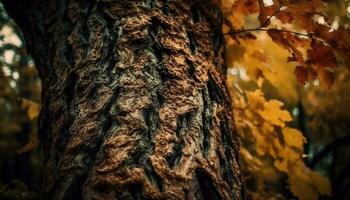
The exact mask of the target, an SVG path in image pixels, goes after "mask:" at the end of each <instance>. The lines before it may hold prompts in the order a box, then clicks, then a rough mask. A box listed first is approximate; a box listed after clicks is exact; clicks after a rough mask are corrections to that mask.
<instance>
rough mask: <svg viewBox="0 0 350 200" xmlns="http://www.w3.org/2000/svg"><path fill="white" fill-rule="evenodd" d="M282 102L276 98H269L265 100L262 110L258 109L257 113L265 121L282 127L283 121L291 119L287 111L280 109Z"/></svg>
mask: <svg viewBox="0 0 350 200" xmlns="http://www.w3.org/2000/svg"><path fill="white" fill-rule="evenodd" d="M282 105H283V103H282V102H280V101H277V100H270V101H268V102H265V105H264V110H263V111H260V112H259V114H260V115H261V117H262V118H264V119H265V120H266V121H268V122H270V123H271V124H273V125H276V126H281V127H284V125H285V122H290V121H292V117H291V116H290V114H289V112H288V111H285V110H282V109H281V107H282Z"/></svg>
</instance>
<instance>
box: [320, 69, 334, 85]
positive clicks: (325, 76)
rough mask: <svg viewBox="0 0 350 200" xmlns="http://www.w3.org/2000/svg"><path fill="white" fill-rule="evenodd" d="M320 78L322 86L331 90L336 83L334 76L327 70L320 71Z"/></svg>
mask: <svg viewBox="0 0 350 200" xmlns="http://www.w3.org/2000/svg"><path fill="white" fill-rule="evenodd" d="M317 75H318V78H319V80H320V83H321V86H323V87H324V88H327V89H330V88H331V87H332V85H333V83H334V74H333V73H332V72H331V71H328V70H326V69H320V70H318V73H317Z"/></svg>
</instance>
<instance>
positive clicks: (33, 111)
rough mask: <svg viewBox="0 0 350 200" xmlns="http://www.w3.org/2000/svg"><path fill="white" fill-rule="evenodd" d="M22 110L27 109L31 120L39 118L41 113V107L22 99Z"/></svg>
mask: <svg viewBox="0 0 350 200" xmlns="http://www.w3.org/2000/svg"><path fill="white" fill-rule="evenodd" d="M22 108H24V109H27V115H28V117H29V119H31V120H32V119H34V118H36V117H38V115H39V112H40V105H39V104H38V103H36V102H34V101H31V100H28V99H22Z"/></svg>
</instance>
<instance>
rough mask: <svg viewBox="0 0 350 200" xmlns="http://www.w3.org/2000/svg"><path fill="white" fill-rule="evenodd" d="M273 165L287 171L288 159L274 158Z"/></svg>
mask: <svg viewBox="0 0 350 200" xmlns="http://www.w3.org/2000/svg"><path fill="white" fill-rule="evenodd" d="M274 166H275V167H276V168H277V169H278V170H280V171H282V172H286V173H288V161H287V160H285V159H283V160H275V163H274Z"/></svg>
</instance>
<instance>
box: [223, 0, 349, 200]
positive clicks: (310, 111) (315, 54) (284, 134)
mask: <svg viewBox="0 0 350 200" xmlns="http://www.w3.org/2000/svg"><path fill="white" fill-rule="evenodd" d="M218 2H219V3H220V5H221V8H222V10H223V13H224V25H223V32H224V34H225V39H226V42H227V56H226V58H227V65H228V67H229V69H228V81H227V85H228V87H229V89H230V92H231V96H232V99H233V110H234V116H235V121H236V125H237V128H238V131H239V134H240V139H241V155H242V156H241V159H242V165H243V170H244V171H245V172H246V179H247V180H246V182H247V183H248V184H247V189H248V194H249V196H250V197H251V198H252V199H275V198H277V199H279V198H281V199H284V198H287V199H288V198H290V197H292V196H294V197H297V198H299V199H319V198H321V196H324V195H326V196H327V195H330V194H331V182H330V181H332V185H333V193H334V194H335V196H337V195H339V194H338V193H342V195H343V196H344V191H345V190H346V187H345V188H340V186H342V187H344V185H342V184H345V183H346V182H347V181H348V180H346V178H343V179H342V178H339V177H338V176H339V174H341V175H343V174H344V173H345V172H344V170H346V168H347V167H349V158H345V159H341V158H340V157H339V155H341V153H344V152H348V151H349V148H348V147H347V146H346V145H348V144H349V142H348V140H349V139H348V138H349V134H350V133H349V131H348V129H349V125H347V124H349V117H350V116H349V114H348V112H346V110H344V109H347V107H348V105H349V104H348V103H349V102H348V101H349V96H348V94H349V93H347V92H346V88H348V87H347V82H348V80H349V73H348V69H350V68H349V67H350V62H349V59H350V54H349V53H348V52H349V50H350V30H349V21H350V2H349V1H335V0H334V1H321V0H311V1H302V0H299V1H285V0H264V1H263V0H256V1H254V0H245V1H244V0H236V1H235V0H232V1H230V0H221V1H218ZM282 102H283V103H282ZM284 104H285V105H284ZM288 111H289V112H288ZM289 113H291V114H289ZM298 129H299V130H298ZM339 141H343V142H339ZM333 142H338V143H341V144H342V147H339V148H335V149H332V148H330V147H333V146H337V145H334V144H333ZM338 143H337V144H338ZM327 144H328V145H327ZM343 147H344V148H343ZM305 148H306V149H305ZM336 165H338V166H339V168H336V169H334V166H336ZM312 169H314V170H312ZM315 169H318V170H319V172H321V173H322V174H323V176H322V175H321V174H320V173H319V172H316V171H315ZM325 175H327V176H328V179H327V178H326V176H325ZM337 181H339V182H340V183H335V182H337ZM283 183H284V184H283ZM278 184H283V186H282V188H279V187H276V185H278ZM335 185H336V186H339V187H337V188H334V186H335ZM288 193H289V194H288ZM345 193H346V192H345ZM263 194H265V195H263ZM281 194H282V195H281ZM340 196H341V195H340ZM341 198H346V197H341Z"/></svg>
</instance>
